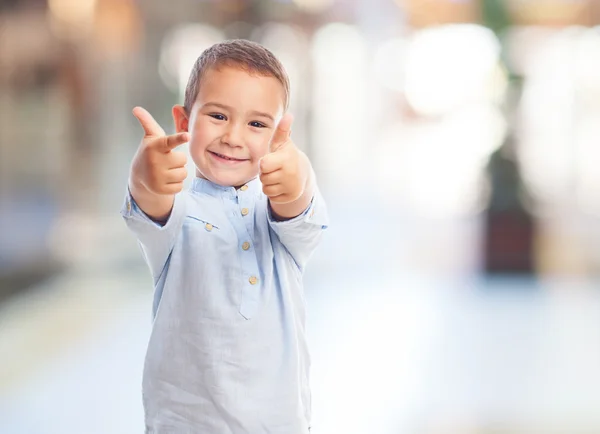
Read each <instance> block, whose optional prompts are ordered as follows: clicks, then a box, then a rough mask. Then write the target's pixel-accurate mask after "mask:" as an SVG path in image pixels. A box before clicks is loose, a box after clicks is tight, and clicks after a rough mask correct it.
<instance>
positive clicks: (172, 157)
mask: <svg viewBox="0 0 600 434" xmlns="http://www.w3.org/2000/svg"><path fill="white" fill-rule="evenodd" d="M166 157H167V164H166V166H167V167H168V168H169V169H179V168H180V167H185V166H186V165H187V155H186V154H185V152H179V151H174V152H170V153H169V154H167V155H166Z"/></svg>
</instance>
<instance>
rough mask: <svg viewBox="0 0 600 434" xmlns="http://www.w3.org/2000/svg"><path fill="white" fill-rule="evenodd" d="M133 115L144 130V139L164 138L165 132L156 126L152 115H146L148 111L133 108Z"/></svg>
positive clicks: (156, 123)
mask: <svg viewBox="0 0 600 434" xmlns="http://www.w3.org/2000/svg"><path fill="white" fill-rule="evenodd" d="M133 115H134V116H135V117H136V118H137V120H138V121H139V122H140V125H141V126H142V128H143V129H144V134H145V135H146V137H156V136H164V135H165V131H164V130H163V129H162V128H161V127H160V125H158V122H156V121H155V120H154V118H153V117H152V115H151V114H150V113H148V110H146V109H145V108H142V107H135V108H134V109H133Z"/></svg>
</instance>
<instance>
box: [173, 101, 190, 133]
mask: <svg viewBox="0 0 600 434" xmlns="http://www.w3.org/2000/svg"><path fill="white" fill-rule="evenodd" d="M173 121H174V122H175V131H176V132H178V133H183V132H186V131H188V127H189V118H188V114H187V112H186V111H185V108H184V107H183V106H182V105H175V106H173Z"/></svg>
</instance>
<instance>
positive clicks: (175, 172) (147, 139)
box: [131, 107, 189, 195]
mask: <svg viewBox="0 0 600 434" xmlns="http://www.w3.org/2000/svg"><path fill="white" fill-rule="evenodd" d="M133 115H134V116H135V117H136V118H137V119H138V121H139V122H140V124H141V126H142V128H143V129H144V138H143V139H142V142H141V143H140V146H139V148H138V150H137V153H136V155H135V157H134V158H133V163H132V167H131V174H132V177H133V178H134V180H135V181H137V182H139V183H140V184H141V185H143V186H144V187H145V188H146V189H147V190H148V191H150V192H152V193H155V194H164V195H172V194H176V193H179V192H180V191H181V190H182V189H183V181H184V180H185V179H186V178H187V169H186V168H185V166H186V163H187V157H186V155H185V154H184V153H183V152H176V151H174V150H173V149H175V148H176V147H177V146H179V145H181V144H183V143H186V142H188V141H189V134H188V133H178V134H173V135H171V136H167V135H166V134H165V132H164V130H163V129H162V128H161V127H160V125H158V123H157V122H156V121H155V120H154V118H153V117H152V115H151V114H150V113H148V112H147V111H146V110H145V109H143V108H141V107H136V108H134V109H133Z"/></svg>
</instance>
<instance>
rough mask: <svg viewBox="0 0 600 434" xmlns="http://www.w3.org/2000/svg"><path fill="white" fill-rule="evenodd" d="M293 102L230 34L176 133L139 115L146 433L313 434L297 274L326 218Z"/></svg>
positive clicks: (137, 209)
mask: <svg viewBox="0 0 600 434" xmlns="http://www.w3.org/2000/svg"><path fill="white" fill-rule="evenodd" d="M288 98H289V81H288V78H287V75H286V73H285V70H284V69H283V67H282V65H281V64H280V62H279V61H278V60H277V59H276V58H275V56H274V55H273V54H272V53H271V52H270V51H268V50H267V49H265V48H264V47H262V46H261V45H259V44H256V43H253V42H249V41H244V40H233V41H226V42H222V43H219V44H216V45H214V46H212V47H211V48H209V49H207V50H206V51H204V52H203V53H202V55H201V56H200V58H199V59H198V60H197V62H196V64H195V66H194V68H193V70H192V73H191V76H190V79H189V83H188V86H187V89H186V93H185V104H184V105H183V106H180V105H177V106H175V107H173V118H174V121H175V127H176V130H177V133H176V134H174V135H171V136H165V133H164V131H163V130H162V129H161V128H160V126H159V125H158V124H157V123H156V121H155V120H154V119H153V118H152V116H151V115H150V114H149V113H148V112H147V111H145V110H144V109H142V108H140V107H136V108H135V109H134V115H135V116H136V117H137V118H138V120H139V121H140V123H141V125H142V127H143V128H144V132H145V135H144V139H143V140H142V143H141V144H140V147H139V149H138V151H137V154H136V155H135V157H134V159H133V163H132V166H131V171H130V178H129V191H128V194H127V197H126V200H125V205H124V207H123V210H122V214H123V216H124V218H125V221H126V222H127V225H128V227H129V228H130V229H131V230H132V231H133V232H134V234H135V235H136V236H137V238H138V241H139V243H140V245H141V247H142V251H143V254H144V257H145V259H146V262H147V263H148V265H149V268H150V271H151V273H152V276H153V279H154V284H155V296H154V306H153V313H154V322H153V328H152V333H151V336H150V341H149V344H148V350H147V354H146V360H145V366H144V378H143V402H144V410H145V419H146V432H147V433H161V434H162V433H169V434H170V433H206V434H226V433H227V434H229V433H231V434H241V433H244V434H259V433H277V434H283V433H285V434H300V433H307V432H308V431H309V424H310V391H309V384H308V373H309V364H310V361H309V355H308V351H307V344H306V335H305V325H304V324H305V313H304V295H303V290H302V273H303V271H304V268H305V265H306V263H307V260H308V258H309V256H310V255H311V253H312V252H313V250H314V249H315V247H316V246H317V244H318V242H319V239H320V237H321V233H322V231H323V229H324V228H325V227H326V224H327V223H326V222H327V216H326V210H325V206H324V203H323V200H322V199H321V196H320V195H319V193H318V190H317V187H316V184H315V176H314V173H313V171H312V168H311V165H310V162H309V160H308V158H307V157H306V156H305V155H304V154H303V153H302V152H301V151H299V150H298V149H297V148H296V146H295V145H294V143H293V142H292V140H291V138H290V129H291V123H292V119H291V116H290V115H289V114H286V113H285V112H286V110H287V107H288ZM186 142H189V151H190V155H191V157H192V159H193V161H194V163H195V166H196V169H197V170H196V178H195V179H194V181H193V184H192V186H191V188H190V189H189V190H186V191H182V190H183V181H184V179H185V178H186V176H187V173H186V169H185V167H184V166H185V164H186V156H185V155H184V154H183V153H181V152H177V151H174V148H176V147H177V146H178V145H180V144H182V143H186Z"/></svg>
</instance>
